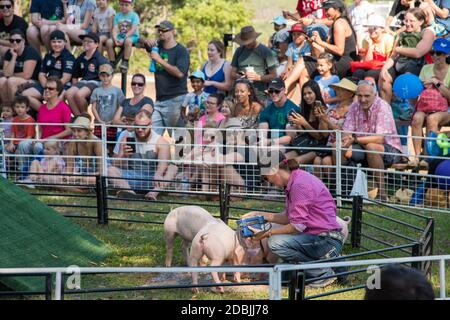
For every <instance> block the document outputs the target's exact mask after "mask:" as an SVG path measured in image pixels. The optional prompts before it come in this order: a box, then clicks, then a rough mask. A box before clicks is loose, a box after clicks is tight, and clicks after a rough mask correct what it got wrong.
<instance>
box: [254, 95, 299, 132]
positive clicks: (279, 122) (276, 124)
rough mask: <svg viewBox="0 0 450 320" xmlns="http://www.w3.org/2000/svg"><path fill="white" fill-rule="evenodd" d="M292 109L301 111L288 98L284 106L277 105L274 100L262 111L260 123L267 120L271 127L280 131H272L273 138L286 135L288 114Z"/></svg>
mask: <svg viewBox="0 0 450 320" xmlns="http://www.w3.org/2000/svg"><path fill="white" fill-rule="evenodd" d="M291 110H293V111H295V112H297V113H300V108H299V107H298V106H297V105H296V104H295V103H294V102H292V101H291V100H289V99H287V100H286V102H285V103H284V105H283V106H282V107H277V106H275V104H274V103H273V102H272V103H271V104H269V105H268V106H267V107H265V108H264V110H263V111H262V112H261V115H260V116H259V123H263V122H266V123H267V124H268V125H269V129H271V130H279V131H278V132H276V131H272V132H271V138H272V139H273V138H279V137H283V136H285V135H286V132H285V129H286V125H287V124H288V115H289V112H290V111H291Z"/></svg>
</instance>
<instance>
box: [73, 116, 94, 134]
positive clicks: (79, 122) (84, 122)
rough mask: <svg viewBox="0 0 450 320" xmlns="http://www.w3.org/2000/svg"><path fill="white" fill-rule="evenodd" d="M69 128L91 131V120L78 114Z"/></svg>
mask: <svg viewBox="0 0 450 320" xmlns="http://www.w3.org/2000/svg"><path fill="white" fill-rule="evenodd" d="M70 128H73V129H74V128H77V129H85V130H88V131H91V130H92V128H91V120H90V119H89V118H86V117H83V116H79V117H77V118H76V119H75V121H74V122H73V123H72V124H71V126H70Z"/></svg>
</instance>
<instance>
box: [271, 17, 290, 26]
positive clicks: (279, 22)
mask: <svg viewBox="0 0 450 320" xmlns="http://www.w3.org/2000/svg"><path fill="white" fill-rule="evenodd" d="M287 22H288V21H287V20H286V18H285V17H283V16H276V17H275V18H273V19H272V23H275V24H277V25H279V26H281V25H283V24H287Z"/></svg>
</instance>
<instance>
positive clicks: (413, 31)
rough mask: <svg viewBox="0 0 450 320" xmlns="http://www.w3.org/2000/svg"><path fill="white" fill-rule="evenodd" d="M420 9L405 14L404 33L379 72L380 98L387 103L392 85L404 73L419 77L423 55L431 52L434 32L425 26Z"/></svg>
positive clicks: (423, 60)
mask: <svg viewBox="0 0 450 320" xmlns="http://www.w3.org/2000/svg"><path fill="white" fill-rule="evenodd" d="M425 20H426V17H425V13H424V12H423V11H422V9H418V8H414V9H410V10H408V11H407V12H406V14H405V21H404V22H405V31H403V32H402V33H400V35H399V37H397V39H396V41H395V43H394V49H393V50H392V55H391V57H390V58H389V59H388V60H387V62H386V64H385V65H384V66H383V68H382V69H381V72H380V80H379V87H380V97H381V98H382V99H383V100H385V101H387V102H388V103H390V102H391V100H392V83H393V82H394V80H395V78H396V77H397V76H398V75H400V74H404V73H413V74H415V75H419V73H420V70H421V69H422V66H423V65H424V63H425V58H424V57H425V55H426V54H427V53H428V52H429V51H430V50H431V47H432V45H433V41H434V38H435V36H434V32H433V31H432V29H431V28H430V27H426V25H425Z"/></svg>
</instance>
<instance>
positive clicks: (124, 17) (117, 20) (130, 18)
mask: <svg viewBox="0 0 450 320" xmlns="http://www.w3.org/2000/svg"><path fill="white" fill-rule="evenodd" d="M122 21H127V22H128V25H129V26H130V28H131V26H133V25H137V26H138V27H137V28H136V32H135V33H133V36H136V37H139V24H140V22H139V16H138V15H137V13H136V12H134V11H131V12H128V13H127V14H123V13H122V12H118V13H116V16H115V17H114V25H116V26H117V28H118V30H119V33H120V24H121V23H122Z"/></svg>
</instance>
